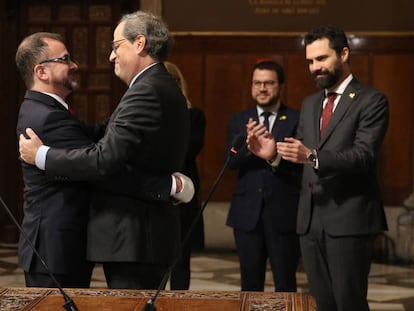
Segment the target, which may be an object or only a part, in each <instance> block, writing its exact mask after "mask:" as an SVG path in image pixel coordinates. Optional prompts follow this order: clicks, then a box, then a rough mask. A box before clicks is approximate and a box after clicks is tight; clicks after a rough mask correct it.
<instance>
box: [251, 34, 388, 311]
mask: <svg viewBox="0 0 414 311" xmlns="http://www.w3.org/2000/svg"><path fill="white" fill-rule="evenodd" d="M304 43H305V46H306V59H307V61H308V64H309V70H310V73H311V75H312V77H313V79H314V80H315V82H316V84H317V85H318V86H319V87H320V88H321V89H322V90H321V91H320V92H318V93H316V94H313V95H310V96H309V97H307V98H305V100H304V102H303V105H302V109H301V117H300V121H299V126H298V133H297V136H296V138H286V139H285V141H284V142H275V141H274V139H273V138H272V137H271V135H269V134H268V133H267V132H266V131H265V130H264V129H263V127H261V126H260V125H257V124H255V123H254V122H250V123H249V124H248V146H249V149H250V150H251V151H252V152H253V153H255V154H256V155H258V156H260V157H263V158H265V159H270V158H272V157H274V156H275V154H279V155H281V156H282V158H283V159H285V160H288V161H291V162H293V163H304V164H306V165H304V170H303V177H302V188H301V195H300V200H299V210H298V222H297V230H298V233H299V234H300V245H301V252H302V257H303V263H304V268H305V271H306V273H307V276H308V280H309V289H310V293H311V294H312V295H314V296H315V298H316V303H317V309H318V311H354V310H358V311H367V310H369V306H368V302H367V290H368V274H369V271H370V266H371V260H372V254H373V247H374V240H375V237H376V236H377V235H378V234H379V233H380V232H382V231H384V230H387V223H386V219H385V213H384V208H383V204H382V201H381V195H380V187H379V184H378V180H377V164H378V157H379V153H380V148H381V144H382V141H383V139H384V136H385V133H386V131H387V127H388V119H389V110H388V109H389V108H388V100H387V98H386V97H385V96H384V95H383V94H382V93H380V92H379V91H377V90H375V89H374V88H371V87H369V86H366V85H363V84H361V83H360V82H359V81H358V80H357V79H356V78H355V77H354V76H353V75H352V73H351V69H350V65H349V58H350V48H349V45H348V42H347V38H346V35H345V33H344V32H343V31H342V30H341V29H338V28H336V27H333V26H325V27H319V28H316V29H313V30H312V31H310V32H309V33H308V34H307V35H306V36H305V38H304ZM330 93H335V95H334V100H332V99H331V100H329V99H328V97H331V95H330ZM328 102H331V104H332V105H331V106H333V107H331V109H332V110H333V112H329V113H327V112H326V110H327V109H328V108H326V106H329V105H330V104H329V103H328ZM324 119H325V120H324ZM327 119H330V120H327ZM327 121H329V122H327ZM325 123H327V125H326V129H325V130H324V131H322V128H323V127H325V125H324V124H325ZM322 132H323V133H322Z"/></svg>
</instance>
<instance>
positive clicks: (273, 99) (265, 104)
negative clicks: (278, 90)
mask: <svg viewBox="0 0 414 311" xmlns="http://www.w3.org/2000/svg"><path fill="white" fill-rule="evenodd" d="M258 97H259V95H256V96H255V97H253V101H254V102H255V103H256V105H259V106H261V107H271V106H274V105H276V104H277V102H278V100H279V97H278V96H275V95H274V96H271V97H269V98H268V99H267V100H265V101H262V100H259V99H258Z"/></svg>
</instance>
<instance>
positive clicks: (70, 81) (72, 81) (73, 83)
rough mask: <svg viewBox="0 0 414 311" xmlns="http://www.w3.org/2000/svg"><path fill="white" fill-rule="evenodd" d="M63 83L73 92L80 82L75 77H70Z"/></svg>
mask: <svg viewBox="0 0 414 311" xmlns="http://www.w3.org/2000/svg"><path fill="white" fill-rule="evenodd" d="M62 85H63V87H64V88H65V89H67V90H68V91H69V92H73V91H74V90H76V89H77V88H78V86H79V84H78V82H77V81H76V80H75V79H73V78H72V77H68V78H67V79H66V80H64V81H63V82H62Z"/></svg>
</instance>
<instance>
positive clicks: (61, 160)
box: [46, 85, 161, 181]
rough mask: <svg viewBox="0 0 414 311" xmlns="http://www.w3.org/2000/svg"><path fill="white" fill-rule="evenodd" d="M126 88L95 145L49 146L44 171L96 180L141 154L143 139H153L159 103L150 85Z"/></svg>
mask: <svg viewBox="0 0 414 311" xmlns="http://www.w3.org/2000/svg"><path fill="white" fill-rule="evenodd" d="M140 86H141V87H140V88H139V90H138V89H137V88H135V89H129V90H128V91H127V92H126V93H125V95H124V97H123V98H122V100H121V103H120V104H119V105H118V107H117V109H116V111H115V112H114V117H113V118H112V119H111V120H110V121H109V122H108V125H107V129H106V134H105V136H104V137H103V138H102V139H100V140H99V141H98V142H97V143H96V144H94V145H91V146H89V147H86V148H81V149H55V148H51V149H50V150H49V152H48V154H47V157H46V174H47V175H49V176H61V177H63V178H65V177H66V178H68V179H69V180H89V181H91V180H97V179H101V178H103V177H107V176H109V175H111V174H114V173H115V172H117V171H121V170H122V168H123V166H124V165H125V163H127V161H128V160H129V159H133V158H134V157H139V156H140V154H145V151H146V150H145V145H148V144H145V143H144V142H147V141H151V140H152V139H156V136H155V133H156V132H157V131H158V130H159V128H160V126H161V106H160V103H159V100H158V98H157V96H156V92H155V91H153V89H152V87H151V86H150V85H145V86H144V87H143V85H140Z"/></svg>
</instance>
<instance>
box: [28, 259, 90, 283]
mask: <svg viewBox="0 0 414 311" xmlns="http://www.w3.org/2000/svg"><path fill="white" fill-rule="evenodd" d="M92 269H93V265H92V264H91V267H90V270H88V271H86V272H83V273H81V274H56V273H54V274H53V276H54V277H55V279H56V281H57V282H58V283H59V285H60V286H61V287H71V288H88V287H89V286H90V283H91V276H92ZM24 278H25V282H26V286H27V287H58V286H57V285H56V283H55V282H54V281H53V280H52V278H51V277H50V275H49V274H48V273H43V272H26V271H25V272H24Z"/></svg>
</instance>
